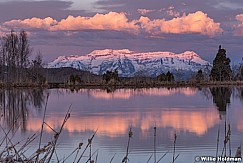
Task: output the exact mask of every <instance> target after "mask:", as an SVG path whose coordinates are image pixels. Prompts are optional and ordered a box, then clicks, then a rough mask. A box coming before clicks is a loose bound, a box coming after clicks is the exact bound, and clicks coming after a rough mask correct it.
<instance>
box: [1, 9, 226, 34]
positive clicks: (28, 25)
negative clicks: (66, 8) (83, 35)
mask: <svg viewBox="0 0 243 163" xmlns="http://www.w3.org/2000/svg"><path fill="white" fill-rule="evenodd" d="M170 9H171V8H170ZM172 12H173V11H172ZM171 14H172V15H174V16H178V17H176V18H173V19H170V20H165V19H164V18H162V19H150V18H148V17H145V16H141V17H140V18H139V19H135V20H129V19H128V18H127V16H126V14H125V13H123V12H121V13H117V12H109V13H107V14H99V13H97V14H95V15H94V16H92V17H83V16H77V17H74V16H71V15H70V16H68V17H67V18H65V19H61V20H60V21H57V20H55V19H53V18H51V17H47V18H44V19H41V18H35V17H34V18H31V19H24V20H11V21H8V22H5V23H3V26H5V27H8V28H21V29H24V30H26V29H34V28H37V29H42V30H49V31H84V30H107V31H110V30H113V31H122V32H128V33H132V34H138V33H141V32H142V31H145V32H146V33H148V34H150V35H151V36H154V35H157V34H163V33H165V34H195V33H196V34H201V35H207V36H210V37H212V36H214V35H216V34H218V33H221V32H222V31H223V30H222V29H221V28H220V23H215V22H214V20H213V19H211V18H210V17H208V15H207V14H205V13H203V12H202V11H197V12H195V13H190V14H188V15H185V14H183V15H182V16H181V17H179V15H177V13H171Z"/></svg>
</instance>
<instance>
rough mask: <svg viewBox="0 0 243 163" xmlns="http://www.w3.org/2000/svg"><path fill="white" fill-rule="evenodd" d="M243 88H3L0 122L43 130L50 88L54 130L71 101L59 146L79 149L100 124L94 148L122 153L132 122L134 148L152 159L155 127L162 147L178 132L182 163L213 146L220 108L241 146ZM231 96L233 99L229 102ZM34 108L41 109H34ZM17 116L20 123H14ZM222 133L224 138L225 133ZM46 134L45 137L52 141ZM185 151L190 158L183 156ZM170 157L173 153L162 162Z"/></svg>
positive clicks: (50, 119)
mask: <svg viewBox="0 0 243 163" xmlns="http://www.w3.org/2000/svg"><path fill="white" fill-rule="evenodd" d="M242 91H243V89H242V88H226V87H223V88H216V87H215V88H200V89H198V88H149V89H117V90H114V91H113V92H107V91H105V90H100V89H80V90H77V91H76V92H71V91H69V90H65V89H59V90H48V91H47V90H45V91H43V90H38V89H36V90H1V91H0V103H1V106H2V114H3V117H2V119H1V124H4V123H6V124H7V125H5V126H7V127H9V128H11V127H12V126H16V127H17V126H19V125H21V128H22V130H24V131H25V133H34V132H36V131H40V127H41V123H42V118H43V105H44V101H45V99H46V94H47V92H49V93H50V96H49V102H48V107H47V114H46V119H45V122H46V123H47V124H48V125H49V126H51V127H52V128H53V129H55V130H56V129H59V128H60V127H61V126H60V125H61V124H62V121H63V118H64V115H65V113H66V110H67V108H68V107H69V106H70V104H72V112H71V118H70V119H69V120H68V122H67V123H66V125H65V126H64V130H63V133H62V140H61V141H60V148H61V149H63V150H64V149H69V151H70V150H72V149H74V148H76V145H77V142H79V141H80V140H83V141H86V140H87V139H88V138H89V136H90V135H91V134H92V133H93V132H95V131H96V129H97V128H98V134H97V135H96V137H95V141H96V142H97V143H96V142H95V143H96V144H94V147H95V148H96V149H99V150H100V151H103V149H104V148H105V149H108V151H109V152H110V153H112V152H113V149H114V148H116V149H119V151H118V153H121V151H125V148H126V144H127V132H128V130H129V128H130V127H131V126H132V128H133V130H134V137H135V139H133V140H132V143H134V144H131V148H136V149H134V150H133V152H132V153H135V152H137V153H138V152H139V151H141V150H144V151H146V154H148V156H146V159H148V157H149V156H150V155H151V153H149V152H151V150H153V142H152V140H153V127H154V125H156V126H157V128H158V148H159V147H161V148H159V149H158V150H160V152H161V151H162V152H164V151H167V150H168V149H171V148H172V147H173V134H174V132H175V131H176V132H177V134H178V147H177V148H178V150H181V149H183V150H184V151H182V152H184V153H182V154H181V156H180V158H182V159H181V160H178V162H183V160H184V161H185V160H186V161H185V162H194V160H193V157H192V156H191V154H192V152H197V153H196V155H199V154H201V153H202V151H203V149H206V152H212V151H213V152H214V151H215V150H214V148H215V147H216V145H215V143H216V137H217V129H218V126H223V125H224V121H223V120H221V119H220V111H222V110H223V111H226V112H227V114H225V115H224V116H227V120H228V121H229V122H230V124H231V125H232V136H233V138H234V139H236V141H235V142H234V140H232V149H233V148H234V146H236V145H239V144H238V142H239V140H240V141H241V139H242V138H241V137H242V136H241V135H240V134H241V133H240V132H243V125H242V124H243V123H242V118H241V117H242V116H243V109H242V101H241V103H240V104H239V103H237V102H236V101H237V100H238V99H241V98H242V96H241V94H242ZM232 95H233V96H232ZM232 97H233V98H234V99H235V100H232V103H231V105H228V104H229V102H230V98H232ZM238 101H240V100H238ZM227 107H230V108H229V109H227ZM38 108H40V109H38ZM35 110H36V111H37V112H34V111H35ZM19 115H21V116H19ZM16 118H17V119H18V122H17V123H16V124H14V123H15V121H14V120H15V119H16ZM44 129H45V131H46V132H45V134H46V135H53V131H52V130H51V129H50V128H49V127H45V128H44ZM222 131H223V129H222ZM221 134H222V137H223V136H224V133H223V132H221ZM46 135H44V136H46ZM239 135H240V136H239ZM85 136H87V137H85ZM46 137H47V136H46ZM46 137H45V138H43V141H46V142H48V141H49V139H48V138H46ZM80 137H82V139H81V138H80ZM221 140H223V138H221ZM242 141H243V140H242ZM63 144H64V145H63ZM62 145H63V146H62ZM35 147H36V146H35ZM123 147H124V148H123ZM212 149H213V150H212ZM210 150H211V151H210ZM185 151H187V152H188V151H189V152H188V153H189V154H188V155H187V154H185ZM180 152H181V151H180ZM113 154H114V153H112V154H111V155H113ZM213 154H214V153H213ZM196 155H195V156H196ZM206 155H212V153H206ZM104 156H107V155H106V154H104ZM184 156H186V157H190V158H191V159H192V160H190V161H189V160H188V159H186V158H185V159H183V157H184ZM101 157H102V156H101ZM111 157H112V156H109V157H107V158H108V160H105V159H104V160H103V159H100V160H101V161H103V162H109V161H110V158H111ZM131 157H132V156H131ZM120 158H122V157H120ZM134 158H136V159H135V160H136V161H131V162H139V161H140V162H143V161H144V160H142V159H141V160H142V161H141V160H139V161H138V160H137V158H138V157H135V156H134ZM180 158H179V159H180ZM131 160H134V159H133V158H131ZM120 161H121V160H116V161H114V162H120ZM169 161H171V157H170V158H168V159H167V160H166V161H164V162H169Z"/></svg>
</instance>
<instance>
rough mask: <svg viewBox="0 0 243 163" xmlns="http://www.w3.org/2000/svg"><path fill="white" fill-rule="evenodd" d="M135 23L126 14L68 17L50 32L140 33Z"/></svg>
mask: <svg viewBox="0 0 243 163" xmlns="http://www.w3.org/2000/svg"><path fill="white" fill-rule="evenodd" d="M135 23H136V22H135V21H129V20H128V18H127V17H126V15H125V13H117V12H109V13H107V14H96V15H94V16H93V17H82V16H78V17H73V16H68V17H67V18H66V19H62V20H61V21H60V22H58V24H57V25H55V26H52V27H51V28H50V30H52V31H55V30H85V29H96V30H117V31H127V32H135V33H136V32H138V30H139V26H137V25H135Z"/></svg>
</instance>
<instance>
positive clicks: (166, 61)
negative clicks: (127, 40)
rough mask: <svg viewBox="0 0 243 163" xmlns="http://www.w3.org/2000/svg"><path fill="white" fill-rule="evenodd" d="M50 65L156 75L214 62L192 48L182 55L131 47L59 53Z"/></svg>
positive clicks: (199, 67) (123, 73)
mask: <svg viewBox="0 0 243 163" xmlns="http://www.w3.org/2000/svg"><path fill="white" fill-rule="evenodd" d="M48 67H49V68H60V67H73V68H76V69H80V70H86V71H90V72H93V73H94V74H99V75H101V74H104V73H105V72H106V71H107V70H110V71H114V70H117V71H118V74H119V75H120V76H124V77H125V76H135V75H145V76H157V75H159V74H161V73H162V72H164V73H166V72H167V71H171V72H180V71H181V72H182V71H183V72H196V71H198V70H199V69H208V68H209V69H210V67H211V64H210V63H209V62H208V61H205V60H203V59H202V58H201V57H200V56H199V55H198V54H196V53H195V52H193V51H186V52H184V53H181V54H175V53H172V52H148V53H136V52H133V51H130V50H128V49H122V50H112V49H105V50H95V51H93V52H91V53H90V54H87V55H84V56H78V55H72V56H68V57H67V56H60V57H58V58H57V59H56V60H54V61H53V62H51V63H49V64H48Z"/></svg>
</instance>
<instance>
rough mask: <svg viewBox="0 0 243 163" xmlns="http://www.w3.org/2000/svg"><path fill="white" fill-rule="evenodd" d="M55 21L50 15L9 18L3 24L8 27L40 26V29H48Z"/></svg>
mask: <svg viewBox="0 0 243 163" xmlns="http://www.w3.org/2000/svg"><path fill="white" fill-rule="evenodd" d="M56 24H57V21H56V20H54V19H53V18H51V17H47V18H45V19H40V18H35V17H34V18H31V19H25V20H11V21H8V22H5V23H4V24H3V25H4V26H7V27H10V28H24V29H26V28H41V29H49V28H50V27H51V26H53V25H56Z"/></svg>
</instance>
